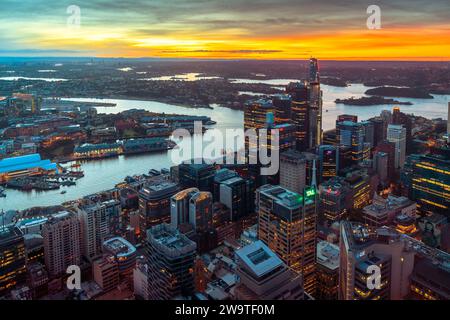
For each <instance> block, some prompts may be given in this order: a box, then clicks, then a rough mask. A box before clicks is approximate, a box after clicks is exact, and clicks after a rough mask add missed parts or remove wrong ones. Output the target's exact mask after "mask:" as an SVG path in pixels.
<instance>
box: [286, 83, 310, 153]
mask: <svg viewBox="0 0 450 320" xmlns="http://www.w3.org/2000/svg"><path fill="white" fill-rule="evenodd" d="M286 92H287V93H288V94H289V95H290V96H291V97H292V103H291V117H292V123H293V124H294V125H295V127H296V137H295V138H296V139H295V140H296V149H297V150H299V151H306V150H308V149H309V148H310V147H311V141H312V137H311V132H312V130H313V129H312V128H310V113H311V105H310V102H309V94H310V93H309V87H308V83H307V82H291V83H289V84H288V86H287V87H286Z"/></svg>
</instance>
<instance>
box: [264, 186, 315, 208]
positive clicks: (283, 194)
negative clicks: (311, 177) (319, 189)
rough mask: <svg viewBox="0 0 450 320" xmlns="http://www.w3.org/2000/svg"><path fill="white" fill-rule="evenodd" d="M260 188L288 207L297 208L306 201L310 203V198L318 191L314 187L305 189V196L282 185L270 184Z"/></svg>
mask: <svg viewBox="0 0 450 320" xmlns="http://www.w3.org/2000/svg"><path fill="white" fill-rule="evenodd" d="M258 190H259V191H260V192H261V193H262V194H265V195H266V196H268V197H271V198H272V199H273V200H274V201H275V202H277V203H278V204H280V205H281V206H283V207H286V208H288V209H297V208H299V207H302V206H303V205H304V204H305V203H310V199H309V198H310V197H312V196H314V195H315V194H316V191H315V190H314V189H313V188H310V189H305V196H303V195H300V194H298V193H296V192H293V191H291V190H289V189H286V188H283V187H281V186H278V185H276V186H274V185H270V184H267V185H264V186H262V187H260V188H259V189H258ZM311 201H312V200H311Z"/></svg>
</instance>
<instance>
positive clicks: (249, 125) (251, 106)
mask: <svg viewBox="0 0 450 320" xmlns="http://www.w3.org/2000/svg"><path fill="white" fill-rule="evenodd" d="M268 113H272V114H273V115H276V107H275V106H274V104H273V102H272V100H269V99H259V100H256V101H249V102H248V103H247V104H246V105H245V110H244V130H247V129H255V130H257V129H262V128H265V127H266V123H267V114H268Z"/></svg>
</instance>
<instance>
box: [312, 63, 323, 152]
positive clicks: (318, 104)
mask: <svg viewBox="0 0 450 320" xmlns="http://www.w3.org/2000/svg"><path fill="white" fill-rule="evenodd" d="M309 61H310V64H309V88H310V90H309V104H310V115H309V122H310V125H309V128H310V130H311V132H310V135H311V137H310V146H309V148H311V149H314V148H315V147H317V146H318V145H321V144H322V133H323V132H322V90H320V75H319V64H318V62H317V59H315V58H311V59H310V60H309Z"/></svg>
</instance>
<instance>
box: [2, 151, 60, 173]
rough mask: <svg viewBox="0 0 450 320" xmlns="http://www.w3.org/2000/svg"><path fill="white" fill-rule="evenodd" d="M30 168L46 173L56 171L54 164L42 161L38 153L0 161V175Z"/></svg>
mask: <svg viewBox="0 0 450 320" xmlns="http://www.w3.org/2000/svg"><path fill="white" fill-rule="evenodd" d="M32 168H41V169H43V170H47V171H49V170H57V169H58V168H57V164H56V163H52V162H51V161H50V160H42V159H41V156H40V155H39V154H38V153H34V154H29V155H24V156H19V157H11V158H6V159H2V160H0V174H1V173H8V172H14V171H19V170H27V169H32Z"/></svg>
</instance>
